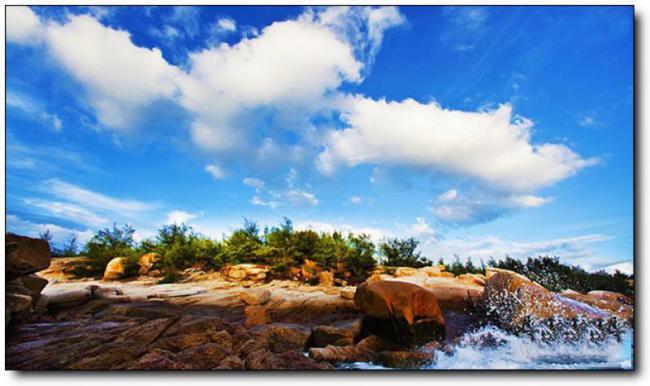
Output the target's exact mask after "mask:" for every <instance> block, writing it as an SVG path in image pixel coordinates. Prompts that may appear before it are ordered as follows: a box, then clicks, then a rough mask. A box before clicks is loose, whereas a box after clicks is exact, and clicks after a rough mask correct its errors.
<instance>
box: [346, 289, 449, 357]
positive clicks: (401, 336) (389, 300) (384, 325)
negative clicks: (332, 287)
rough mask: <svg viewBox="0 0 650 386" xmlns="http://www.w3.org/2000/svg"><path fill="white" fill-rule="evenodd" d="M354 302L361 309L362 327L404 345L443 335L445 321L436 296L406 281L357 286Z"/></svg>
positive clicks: (440, 337)
mask: <svg viewBox="0 0 650 386" xmlns="http://www.w3.org/2000/svg"><path fill="white" fill-rule="evenodd" d="M354 301H355V304H356V305H357V307H359V309H360V310H361V311H362V312H363V314H364V317H363V328H364V329H365V330H367V331H369V332H370V333H372V334H375V335H378V336H380V337H382V338H387V339H391V340H393V341H396V342H400V343H403V344H413V343H419V342H428V341H431V340H434V339H442V338H444V336H445V320H444V317H443V314H442V310H441V309H440V307H439V306H438V301H437V300H436V297H435V296H434V295H433V294H432V293H431V292H429V291H427V290H426V289H424V288H422V287H420V286H418V285H415V284H412V283H406V282H399V281H378V282H370V283H364V284H362V285H360V286H359V287H358V288H357V292H356V295H355V297H354Z"/></svg>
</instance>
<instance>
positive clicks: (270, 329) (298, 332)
mask: <svg viewBox="0 0 650 386" xmlns="http://www.w3.org/2000/svg"><path fill="white" fill-rule="evenodd" d="M252 331H253V332H257V333H259V334H260V335H262V336H263V337H264V338H266V340H268V342H269V347H270V349H271V351H272V352H275V353H280V352H285V351H299V352H303V351H305V348H306V346H307V341H308V340H309V337H310V336H311V329H310V328H309V327H305V326H301V325H299V324H293V323H271V324H266V325H262V326H255V327H253V329H252Z"/></svg>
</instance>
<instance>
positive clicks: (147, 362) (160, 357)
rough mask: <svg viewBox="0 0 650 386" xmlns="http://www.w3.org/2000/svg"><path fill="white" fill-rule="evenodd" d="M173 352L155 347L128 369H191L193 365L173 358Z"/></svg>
mask: <svg viewBox="0 0 650 386" xmlns="http://www.w3.org/2000/svg"><path fill="white" fill-rule="evenodd" d="M172 356H173V353H171V352H169V351H166V350H161V349H153V350H151V351H149V352H148V353H146V354H145V355H143V356H142V357H140V358H139V359H138V360H137V361H135V362H134V363H133V364H131V365H129V366H128V367H127V369H128V370H191V369H192V366H189V365H187V364H185V363H179V362H176V361H174V360H173V359H171V358H172Z"/></svg>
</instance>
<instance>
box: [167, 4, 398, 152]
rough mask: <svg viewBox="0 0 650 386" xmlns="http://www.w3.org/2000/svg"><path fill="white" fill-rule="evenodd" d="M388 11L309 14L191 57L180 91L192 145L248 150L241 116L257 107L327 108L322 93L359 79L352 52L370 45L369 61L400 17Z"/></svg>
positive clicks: (303, 112) (283, 110) (359, 64)
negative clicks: (189, 121) (189, 118)
mask: <svg viewBox="0 0 650 386" xmlns="http://www.w3.org/2000/svg"><path fill="white" fill-rule="evenodd" d="M389 9H390V10H392V11H388V9H383V8H382V9H375V8H366V7H363V8H347V7H343V8H338V7H334V8H326V9H325V10H313V9H308V10H307V11H306V12H305V13H303V14H302V15H300V16H299V17H298V18H296V19H294V20H286V21H280V22H275V23H273V24H271V25H269V26H267V27H266V28H264V29H263V30H262V31H261V32H260V34H259V35H257V36H254V37H251V38H244V39H242V40H241V41H239V42H238V43H237V44H234V45H228V44H226V43H222V44H220V45H217V46H215V47H212V48H209V49H206V50H203V51H201V52H196V53H192V54H191V55H190V65H189V67H190V71H189V76H188V77H187V78H184V79H182V81H181V82H180V85H181V88H182V90H183V95H182V98H181V103H182V105H183V106H184V107H185V108H186V109H187V110H189V111H191V112H192V113H193V114H194V116H195V120H194V122H193V124H192V138H193V140H194V142H195V143H196V145H197V146H199V147H202V148H204V149H208V150H212V151H216V152H225V151H228V150H233V149H239V148H242V147H244V146H246V145H248V144H250V141H249V140H248V139H249V138H248V137H247V136H249V135H251V132H252V131H253V130H252V128H251V127H248V128H247V127H246V122H247V121H246V119H244V118H250V112H251V111H252V110H254V109H256V108H259V107H270V108H273V109H275V111H276V113H277V114H279V115H282V114H284V115H287V114H288V115H291V113H290V112H292V111H293V112H298V113H297V115H298V116H302V117H304V116H309V115H310V114H311V113H314V112H315V111H318V110H320V109H323V108H324V107H326V106H327V104H328V102H327V101H326V99H327V98H326V94H327V93H328V92H331V91H334V90H336V89H337V88H338V87H339V86H340V85H341V84H342V83H344V82H351V83H358V82H360V81H361V80H362V75H361V70H362V68H363V66H364V62H363V60H362V59H359V58H358V57H357V56H355V54H358V55H359V56H360V55H361V54H360V53H359V52H358V48H359V47H363V46H368V47H369V48H368V50H370V51H373V55H374V50H375V49H376V48H377V47H378V46H379V44H380V41H381V38H382V36H383V32H384V31H385V30H386V29H387V28H389V27H390V26H392V25H394V24H392V23H394V22H396V18H397V16H395V15H399V13H398V12H397V11H396V10H395V9H393V8H389ZM400 20H401V19H400ZM353 26H356V27H358V28H361V30H363V31H365V32H364V34H361V33H360V32H359V33H357V31H356V30H355V29H354V28H352V27H353ZM364 26H365V27H364ZM357 38H358V39H357ZM287 42H291V44H287ZM366 56H367V55H366ZM301 122H302V121H301ZM249 126H250V124H249Z"/></svg>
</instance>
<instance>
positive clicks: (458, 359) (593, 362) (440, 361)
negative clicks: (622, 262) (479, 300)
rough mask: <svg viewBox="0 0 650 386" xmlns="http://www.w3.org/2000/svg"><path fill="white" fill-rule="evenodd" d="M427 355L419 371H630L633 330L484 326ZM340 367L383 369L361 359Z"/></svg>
mask: <svg viewBox="0 0 650 386" xmlns="http://www.w3.org/2000/svg"><path fill="white" fill-rule="evenodd" d="M486 342H489V343H488V344H486ZM431 355H432V358H434V360H433V361H432V363H433V364H431V365H428V366H424V367H421V368H420V369H421V370H447V369H458V370H472V369H493V370H516V369H525V370H594V369H620V370H631V369H632V362H633V361H632V355H633V332H632V331H627V332H625V333H624V334H623V335H622V336H621V337H620V338H619V339H616V338H610V339H606V340H604V341H598V342H592V341H589V340H584V339H583V340H581V341H578V342H571V343H568V342H543V341H539V340H534V339H532V338H530V337H529V336H524V335H522V336H517V335H513V334H509V333H507V332H505V331H503V330H501V329H498V328H497V327H493V326H487V327H483V328H481V329H479V330H477V331H474V332H471V333H467V334H465V335H464V336H463V337H462V338H461V340H460V343H459V344H458V345H456V346H455V347H454V348H453V349H451V350H447V351H446V352H442V351H432V352H431ZM341 368H345V369H360V370H361V369H363V370H383V369H386V368H384V367H382V366H379V365H376V364H373V363H365V362H357V363H351V364H348V365H345V366H342V367H341Z"/></svg>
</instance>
